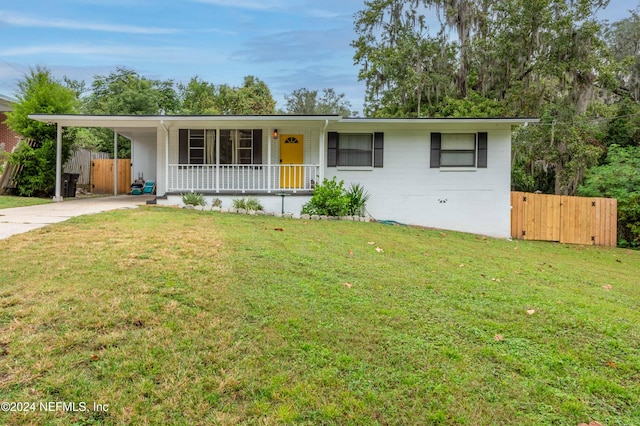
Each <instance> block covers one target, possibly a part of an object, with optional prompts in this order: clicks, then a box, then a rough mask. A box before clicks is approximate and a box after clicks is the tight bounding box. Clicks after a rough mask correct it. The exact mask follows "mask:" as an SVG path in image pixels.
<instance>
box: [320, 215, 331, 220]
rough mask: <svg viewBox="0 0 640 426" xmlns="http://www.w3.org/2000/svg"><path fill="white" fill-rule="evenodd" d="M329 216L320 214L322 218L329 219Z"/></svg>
mask: <svg viewBox="0 0 640 426" xmlns="http://www.w3.org/2000/svg"><path fill="white" fill-rule="evenodd" d="M328 218H329V217H328V216H326V215H323V214H322V215H320V220H327V219H328Z"/></svg>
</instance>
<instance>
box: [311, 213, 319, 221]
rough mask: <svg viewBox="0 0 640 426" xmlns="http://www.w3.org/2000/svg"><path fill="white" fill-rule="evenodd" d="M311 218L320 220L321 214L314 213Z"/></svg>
mask: <svg viewBox="0 0 640 426" xmlns="http://www.w3.org/2000/svg"><path fill="white" fill-rule="evenodd" d="M311 220H320V216H318V215H317V214H312V215H311Z"/></svg>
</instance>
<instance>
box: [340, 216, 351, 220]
mask: <svg viewBox="0 0 640 426" xmlns="http://www.w3.org/2000/svg"><path fill="white" fill-rule="evenodd" d="M340 220H350V221H353V216H340Z"/></svg>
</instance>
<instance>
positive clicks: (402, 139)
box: [157, 122, 511, 238]
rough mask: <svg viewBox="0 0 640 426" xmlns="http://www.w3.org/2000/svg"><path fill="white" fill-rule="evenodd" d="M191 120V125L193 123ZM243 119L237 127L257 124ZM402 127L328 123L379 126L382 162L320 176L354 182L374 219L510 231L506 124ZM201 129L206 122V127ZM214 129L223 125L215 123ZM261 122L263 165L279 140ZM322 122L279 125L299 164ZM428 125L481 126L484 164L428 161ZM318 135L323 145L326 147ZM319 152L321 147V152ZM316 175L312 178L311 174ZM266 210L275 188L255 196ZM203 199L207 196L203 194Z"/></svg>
mask: <svg viewBox="0 0 640 426" xmlns="http://www.w3.org/2000/svg"><path fill="white" fill-rule="evenodd" d="M194 127H195V126H194ZM256 127H257V126H252V125H251V124H249V123H247V124H246V126H242V128H256ZM420 127H422V128H419V127H418V126H417V125H408V126H401V125H398V124H397V123H396V124H390V125H385V124H384V123H367V122H363V123H355V124H353V123H332V124H331V125H330V128H328V129H327V131H337V132H339V133H350V132H353V133H363V132H370V133H373V132H383V133H384V164H383V167H382V168H369V169H366V170H363V169H359V170H354V169H348V168H341V167H325V168H324V173H325V177H327V178H331V177H332V176H336V177H337V178H338V179H339V180H344V181H345V187H348V186H349V185H350V184H351V183H360V184H362V185H363V186H364V188H365V189H366V190H367V191H368V192H369V194H370V195H371V198H370V200H369V202H368V203H367V210H368V213H369V214H370V215H371V216H372V217H373V218H375V219H378V220H395V221H397V222H400V223H405V224H411V225H420V226H427V227H433V228H441V229H450V230H457V231H462V232H471V233H477V234H484V235H490V236H494V237H500V238H508V237H509V236H510V221H511V215H510V213H511V212H510V208H511V207H510V179H511V125H510V124H508V123H507V124H504V123H500V124H496V123H486V124H485V123H481V124H470V123H464V124H461V123H452V124H448V123H446V124H441V125H435V124H434V125H429V126H420ZM206 128H212V127H209V126H206ZM221 128H224V127H222V126H221ZM271 131H272V129H266V128H263V150H262V153H263V164H267V155H268V154H267V153H268V147H267V145H268V143H269V142H271V144H272V145H271V164H279V160H280V152H279V151H280V144H279V141H278V140H273V138H272V136H271V135H270V133H269V132H271ZM321 132H322V128H315V127H304V128H303V127H295V126H292V125H284V124H283V123H281V124H280V125H279V126H278V133H279V134H280V135H287V134H302V135H303V136H304V163H306V164H318V163H319V161H320V153H319V139H320V135H321ZM431 132H440V133H467V132H468V133H477V132H487V133H488V150H487V168H464V169H455V168H430V166H429V165H430V148H431V144H430V137H431ZM169 135H170V140H171V143H170V148H169V163H170V164H175V163H177V162H178V128H177V127H176V128H170V131H169ZM326 145H327V141H326V136H325V150H326ZM325 158H326V152H325ZM157 166H158V170H157V182H158V191H157V193H158V194H159V195H163V194H165V192H166V186H165V180H164V176H165V132H164V130H159V131H158V140H157ZM316 181H317V182H318V181H319V180H316ZM243 196H244V195H242V194H238V195H235V196H232V195H222V194H221V195H218V196H213V197H210V198H211V199H212V198H214V197H217V198H220V199H221V200H223V205H224V206H225V207H230V206H231V199H233V198H241V197H243ZM257 198H259V199H260V200H261V202H262V203H263V205H264V206H265V208H266V209H267V210H268V211H274V212H279V211H280V203H281V198H280V197H279V196H276V195H267V194H265V195H260V196H257ZM307 200H308V197H302V196H290V197H287V198H286V199H285V211H286V212H289V213H294V214H298V213H300V208H301V207H302V204H304V202H306V201H307ZM209 201H210V200H209ZM161 203H162V204H171V205H179V204H181V200H180V197H179V196H170V197H169V199H168V200H164V201H162V202H161Z"/></svg>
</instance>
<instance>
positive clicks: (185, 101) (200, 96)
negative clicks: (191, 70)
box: [178, 76, 220, 115]
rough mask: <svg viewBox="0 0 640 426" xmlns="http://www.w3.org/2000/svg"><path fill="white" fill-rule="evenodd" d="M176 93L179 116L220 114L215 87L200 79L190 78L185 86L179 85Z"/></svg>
mask: <svg viewBox="0 0 640 426" xmlns="http://www.w3.org/2000/svg"><path fill="white" fill-rule="evenodd" d="M178 91H179V93H180V99H181V101H182V106H181V108H180V113H181V114H186V115H216V114H220V108H219V106H218V94H217V90H216V86H215V85H214V84H212V83H209V82H207V81H203V80H200V78H198V77H197V76H196V77H192V78H191V80H189V83H187V84H186V85H184V84H182V83H179V84H178Z"/></svg>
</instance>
